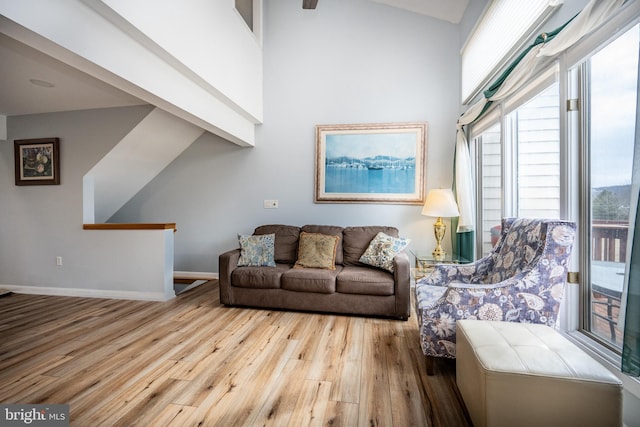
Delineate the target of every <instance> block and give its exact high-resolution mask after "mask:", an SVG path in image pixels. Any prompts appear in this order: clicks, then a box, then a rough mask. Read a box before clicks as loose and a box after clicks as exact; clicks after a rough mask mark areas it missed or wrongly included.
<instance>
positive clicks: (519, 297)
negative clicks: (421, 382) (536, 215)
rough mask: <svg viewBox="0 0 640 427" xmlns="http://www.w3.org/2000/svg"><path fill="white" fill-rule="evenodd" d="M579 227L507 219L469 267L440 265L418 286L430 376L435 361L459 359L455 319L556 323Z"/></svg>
mask: <svg viewBox="0 0 640 427" xmlns="http://www.w3.org/2000/svg"><path fill="white" fill-rule="evenodd" d="M575 229H576V226H575V224H574V223H572V222H569V221H561V220H546V219H526V218H506V219H503V220H502V231H501V235H500V239H499V240H498V242H497V243H496V245H495V247H494V248H493V250H492V251H491V252H490V253H489V254H488V255H487V256H485V257H484V258H481V259H479V260H477V261H475V262H474V263H471V264H440V265H436V266H435V269H434V271H433V272H432V273H431V274H430V275H428V276H426V277H423V278H422V279H420V280H418V281H417V282H416V289H415V292H416V299H415V304H416V313H417V317H418V324H419V328H420V344H421V346H422V351H423V353H424V354H425V356H426V361H427V373H428V374H429V375H431V374H432V373H433V359H432V357H448V358H455V357H456V320H459V319H478V320H503V321H508V322H523V323H542V324H545V325H548V326H551V327H554V326H555V325H556V321H557V317H558V311H559V307H560V302H561V301H562V297H563V295H564V284H565V281H566V276H567V263H568V260H569V256H570V255H571V247H572V245H573V239H574V235H575Z"/></svg>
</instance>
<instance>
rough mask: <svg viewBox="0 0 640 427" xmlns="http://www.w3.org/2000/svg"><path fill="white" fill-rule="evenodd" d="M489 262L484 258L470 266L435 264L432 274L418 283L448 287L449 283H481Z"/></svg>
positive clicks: (485, 275)
mask: <svg viewBox="0 0 640 427" xmlns="http://www.w3.org/2000/svg"><path fill="white" fill-rule="evenodd" d="M490 261H491V260H490V259H489V258H488V257H485V258H481V259H479V260H477V261H475V262H472V263H470V264H436V265H435V266H434V269H433V272H431V274H429V275H428V276H425V277H423V278H421V279H420V280H419V281H418V282H419V283H421V284H425V285H430V286H448V285H449V283H482V282H484V280H485V278H486V277H487V273H488V271H489V266H490Z"/></svg>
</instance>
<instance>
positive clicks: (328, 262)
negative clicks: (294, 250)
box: [293, 231, 340, 270]
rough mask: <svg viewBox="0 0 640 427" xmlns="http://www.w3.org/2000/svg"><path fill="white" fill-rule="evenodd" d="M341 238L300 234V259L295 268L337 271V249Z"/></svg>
mask: <svg viewBox="0 0 640 427" xmlns="http://www.w3.org/2000/svg"><path fill="white" fill-rule="evenodd" d="M339 241H340V237H339V236H329V235H326V234H320V233H307V232H304V231H302V232H300V241H299V243H298V259H297V260H296V263H295V265H294V266H293V268H324V269H327V270H335V269H336V249H337V247H338V242H339Z"/></svg>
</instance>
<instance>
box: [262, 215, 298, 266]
mask: <svg viewBox="0 0 640 427" xmlns="http://www.w3.org/2000/svg"><path fill="white" fill-rule="evenodd" d="M272 233H273V234H275V235H276V241H275V249H274V259H275V261H276V262H281V263H285V264H293V263H294V262H296V253H297V250H298V238H299V237H300V227H295V226H293V225H281V224H270V225H262V226H260V227H258V228H256V229H255V230H254V232H253V234H272Z"/></svg>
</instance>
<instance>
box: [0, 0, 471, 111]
mask: <svg viewBox="0 0 640 427" xmlns="http://www.w3.org/2000/svg"><path fill="white" fill-rule="evenodd" d="M303 1H304V3H305V4H306V5H307V6H309V7H313V6H315V7H316V8H321V7H322V2H323V1H326V0H303ZM370 1H372V2H375V3H379V4H384V5H387V6H390V7H396V8H401V9H404V10H408V11H411V12H414V13H419V14H423V15H427V16H431V17H434V18H437V19H440V20H444V21H448V22H452V23H458V22H460V19H461V17H462V15H463V14H464V11H465V9H466V7H467V5H468V3H469V0H370ZM1 19H3V17H2V16H0V20H1ZM1 30H2V27H1V26H0V75H2V79H0V94H2V96H0V115H3V116H12V115H21V114H34V113H43V112H53V111H70V110H80V109H90V108H103V107H112V106H125V105H135V104H142V103H143V102H142V101H140V100H139V99H137V98H135V97H133V96H131V95H129V94H127V93H125V92H122V91H120V90H118V89H116V88H113V87H112V86H110V85H108V84H106V83H103V82H102V81H100V80H97V79H95V78H93V77H90V76H88V75H86V74H85V73H83V72H81V71H78V70H76V69H74V68H72V67H69V66H68V65H66V64H64V63H62V62H60V61H58V60H56V59H53V58H51V57H50V56H48V55H45V54H43V53H41V52H38V51H36V50H34V49H32V48H30V47H28V46H26V45H24V44H22V43H20V42H17V41H15V40H13V39H11V38H10V37H7V36H6V35H4V34H2V31H1Z"/></svg>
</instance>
